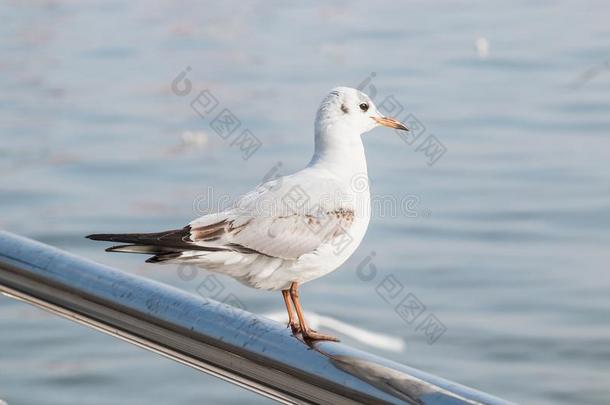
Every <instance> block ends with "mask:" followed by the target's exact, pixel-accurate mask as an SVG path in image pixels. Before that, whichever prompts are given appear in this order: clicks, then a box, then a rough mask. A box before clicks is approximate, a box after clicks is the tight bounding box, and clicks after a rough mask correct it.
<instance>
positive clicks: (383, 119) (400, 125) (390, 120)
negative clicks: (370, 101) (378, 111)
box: [372, 117, 409, 131]
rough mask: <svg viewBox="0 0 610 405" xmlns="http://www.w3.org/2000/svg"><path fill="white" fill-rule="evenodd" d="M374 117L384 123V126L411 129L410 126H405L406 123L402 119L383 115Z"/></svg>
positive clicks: (381, 123) (379, 122)
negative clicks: (398, 119)
mask: <svg viewBox="0 0 610 405" xmlns="http://www.w3.org/2000/svg"><path fill="white" fill-rule="evenodd" d="M372 118H373V119H374V120H375V121H376V122H377V123H378V124H380V125H383V126H384V127H390V128H396V129H402V130H403V131H409V128H407V127H406V126H405V124H403V123H402V122H400V121H397V120H395V119H394V118H389V117H381V118H377V117H372Z"/></svg>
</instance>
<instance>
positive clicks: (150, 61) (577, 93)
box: [0, 0, 610, 404]
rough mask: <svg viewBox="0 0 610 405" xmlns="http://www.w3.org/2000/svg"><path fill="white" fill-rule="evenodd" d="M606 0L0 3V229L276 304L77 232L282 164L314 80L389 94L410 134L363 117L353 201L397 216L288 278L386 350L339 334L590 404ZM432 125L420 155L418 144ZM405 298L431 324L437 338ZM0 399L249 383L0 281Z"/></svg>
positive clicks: (308, 125)
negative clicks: (363, 155) (366, 186)
mask: <svg viewBox="0 0 610 405" xmlns="http://www.w3.org/2000/svg"><path fill="white" fill-rule="evenodd" d="M609 11H610V8H609V7H608V4H607V3H606V2H603V1H598V2H596V1H584V2H568V1H534V2H530V1H517V2H511V4H506V3H504V2H497V1H492V2H489V1H456V2H448V3H443V4H436V3H435V4H430V3H423V2H422V3H412V2H408V3H404V4H400V5H398V4H396V2H391V1H376V2H372V1H329V2H326V3H325V4H324V5H313V4H310V3H305V4H296V3H288V2H274V1H270V2H238V1H225V2H219V1H218V2H207V3H202V2H196V1H192V2H178V1H171V2H170V1H159V2H155V3H153V2H145V1H133V2H128V1H103V2H102V1H99V2H93V1H92V2H77V1H59V0H58V1H19V2H18V1H7V2H3V3H2V4H1V5H0V34H1V35H0V89H1V91H0V212H1V214H0V227H1V228H2V229H5V230H9V231H12V232H15V233H18V234H22V235H26V236H28V237H31V238H35V239H38V240H41V241H43V242H45V243H48V244H51V245H54V246H58V247H60V248H62V249H65V250H68V251H70V252H73V253H75V254H78V255H81V256H84V257H87V258H90V259H93V260H96V261H98V262H102V263H105V264H109V265H113V266H116V267H119V268H121V269H124V270H126V271H129V272H132V273H135V274H139V275H142V276H146V277H151V278H154V279H156V280H160V281H163V282H166V283H169V284H172V285H176V286H179V287H181V288H184V289H186V290H189V291H192V292H194V293H196V294H204V295H205V294H208V295H207V296H210V295H213V296H214V298H216V299H219V300H223V299H224V298H225V297H226V296H228V295H229V294H234V295H235V296H237V297H239V300H240V302H242V303H243V304H244V306H245V307H246V308H247V309H248V310H249V311H252V312H255V313H260V314H265V313H269V312H278V311H282V310H283V303H282V301H281V296H280V294H278V293H268V292H261V291H256V290H250V289H248V288H246V287H243V286H241V285H239V284H238V283H236V282H235V281H233V280H230V279H228V278H225V277H221V276H219V277H218V281H219V282H220V283H221V285H220V287H219V289H216V290H214V291H206V290H203V289H202V288H201V283H202V282H203V281H204V280H205V279H206V277H208V274H207V273H206V272H204V271H202V272H200V273H199V274H195V275H192V274H189V275H188V277H187V276H185V275H184V274H181V273H180V272H178V271H177V269H176V268H175V267H171V266H170V267H167V266H155V265H151V264H144V263H143V259H144V258H143V257H142V256H139V255H121V254H108V253H104V251H103V248H104V247H105V246H106V245H104V244H101V243H95V242H92V241H88V240H86V239H84V235H87V234H90V233H93V232H122V231H156V230H161V229H173V228H176V227H179V226H182V225H184V224H186V223H187V222H188V221H189V220H191V219H192V218H194V217H196V216H198V215H201V214H203V213H205V212H207V211H209V210H212V209H214V208H215V206H216V205H221V206H222V205H225V203H226V200H225V198H226V196H228V197H230V199H234V198H236V197H238V196H239V195H240V194H241V193H243V192H246V191H248V190H249V189H250V188H251V187H252V186H253V185H254V184H255V183H258V182H260V181H261V180H262V179H263V178H265V177H266V176H269V175H270V174H273V173H278V174H286V173H290V172H292V171H294V170H297V169H300V168H301V167H302V166H304V165H305V164H306V163H307V162H308V161H309V158H310V156H311V152H312V142H313V139H312V136H313V135H312V134H313V128H312V124H313V118H314V114H315V111H316V109H317V107H318V104H319V102H320V100H321V99H322V97H323V96H324V95H325V94H326V93H327V92H328V91H329V90H330V89H331V88H333V87H335V86H338V85H347V86H352V87H357V86H360V87H361V88H363V90H364V91H365V92H368V93H369V94H371V95H372V96H374V98H375V101H376V102H377V103H378V104H379V103H381V102H382V101H383V100H386V98H388V97H390V96H393V97H394V98H393V100H397V101H398V102H399V103H400V106H399V107H402V108H403V110H400V115H399V118H403V119H406V117H410V118H409V119H410V120H411V121H412V122H411V125H413V124H417V125H418V130H417V131H414V132H415V134H414V138H412V139H401V138H400V137H398V136H397V135H396V134H394V133H393V132H392V131H389V130H383V129H377V130H374V131H373V132H371V133H369V134H367V135H365V137H364V142H365V146H366V148H367V157H368V162H369V173H370V177H371V183H372V192H373V194H374V196H386V197H387V196H390V197H391V198H395V199H396V200H400V199H402V198H403V197H404V196H408V198H409V199H410V200H409V201H412V202H411V203H410V205H409V211H410V214H409V215H405V213H404V212H402V211H400V210H399V212H397V213H396V214H388V213H387V212H383V211H382V212H380V211H376V212H374V213H373V218H372V221H371V224H370V227H369V232H368V235H367V236H366V238H365V239H364V241H363V243H362V245H361V246H360V248H359V249H358V250H357V252H356V253H355V255H354V256H353V257H352V258H351V259H350V260H349V261H348V262H347V263H346V264H345V265H344V266H343V267H342V268H341V269H340V270H339V271H336V272H334V273H332V274H330V275H329V276H327V277H325V278H322V279H319V280H317V281H315V282H312V283H310V284H307V285H305V286H304V287H303V289H302V297H303V302H304V305H305V307H306V308H307V309H308V310H310V311H312V312H315V313H318V314H320V315H324V316H327V317H332V318H334V319H336V320H340V321H342V322H345V323H348V324H352V325H357V326H359V327H362V328H365V329H367V330H370V331H374V332H378V333H383V334H386V335H390V336H394V337H396V338H398V339H401V340H403V341H404V343H405V347H404V349H402V350H400V351H398V352H392V351H390V350H389V349H390V348H387V349H384V348H380V347H372V346H369V345H366V344H364V343H362V342H359V341H357V340H355V339H352V338H350V337H349V336H341V337H342V338H343V340H344V342H346V343H348V344H352V345H354V346H357V347H360V348H363V349H365V350H368V351H371V352H374V353H376V354H380V355H382V356H386V357H391V358H393V359H395V360H398V361H400V362H403V363H406V364H408V365H411V366H414V367H417V368H420V369H423V370H425V371H428V372H431V373H434V374H438V375H440V376H443V377H446V378H448V379H452V380H455V381H458V382H460V383H463V384H466V385H470V386H473V387H475V388H478V389H481V390H484V391H487V392H489V393H492V394H495V395H498V396H500V397H503V398H505V399H508V400H512V401H515V402H521V403H528V404H573V403H583V404H584V403H587V404H603V403H608V402H610V385H609V384H608V377H609V375H610V324H609V322H608V320H609V319H610V294H608V291H609V288H610V276H609V275H608V270H609V269H608V267H609V266H608V265H609V262H610V249H608V245H609V243H610V206H609V202H610V181H609V180H610V163H609V162H610V62H609V61H610V25H609V24H608V21H609V17H610V13H609ZM181 72H186V73H187V76H186V78H187V79H188V81H189V82H188V83H190V86H191V87H190V92H189V91H188V90H189V86H188V85H187V83H186V82H185V81H182V82H180V83H181V84H180V86H179V87H178V88H179V89H180V91H178V92H176V91H174V90H175V88H174V90H172V82H174V80H175V79H176V78H177V77H178V76H179V75H180V74H181ZM204 89H207V90H208V91H209V92H210V94H213V96H214V97H215V98H216V99H217V101H218V103H219V107H218V108H219V109H220V108H228V109H229V110H230V111H231V112H232V113H233V114H234V115H235V117H237V118H238V119H239V121H240V122H241V127H240V131H241V130H242V129H246V128H247V129H249V130H250V131H251V133H252V134H254V135H255V136H256V138H257V139H258V140H260V143H261V146H260V148H259V149H258V150H256V152H255V153H253V154H252V155H251V156H246V154H244V152H243V151H242V150H241V148H240V147H239V145H238V144H235V143H233V139H232V138H230V139H227V140H225V139H222V138H221V137H219V136H218V135H217V134H216V133H215V131H214V129H213V128H212V126H210V122H211V121H212V119H213V118H214V116H215V115H216V112H214V114H213V115H210V116H204V117H202V116H199V115H198V114H197V113H196V112H195V111H193V109H192V108H191V101H192V100H193V99H194V98H195V97H197V95H198V94H199V93H200V91H202V90H204ZM176 93H178V94H176ZM373 93H375V94H373ZM179 94H182V95H179ZM217 111H219V110H217ZM396 111H398V110H396ZM417 134H419V135H418V136H419V137H418V138H417V139H415V135H417ZM431 136H434V138H431ZM426 140H428V141H426ZM430 140H434V142H435V144H436V145H437V146H438V145H439V144H440V145H441V146H442V148H441V149H438V148H437V149H436V150H442V151H443V153H442V154H441V156H438V154H437V155H434V156H432V157H431V156H428V155H429V154H430V153H429V152H430V151H431V149H426V148H425V147H423V146H422V145H425V142H431V141H430ZM210 186H213V188H212V189H211V188H209V187H210ZM413 212H414V213H415V214H413ZM370 265H373V266H375V268H376V269H377V270H378V273H377V276H376V278H375V279H373V280H371V281H366V280H363V278H362V277H359V276H358V271H357V269H358V268H359V266H360V268H361V269H362V268H363V266H370ZM390 279H391V280H392V282H393V283H394V284H392V285H394V286H398V287H395V288H397V289H394V290H392V291H393V292H392V293H391V294H389V295H391V297H389V295H385V296H384V295H383V294H384V291H385V290H384V288H385V287H387V286H388V284H387V281H388V280H390ZM384 283H385V284H384ZM386 290H387V288H386ZM386 292H387V291H386ZM392 294H393V295H392ZM409 294H410V295H409ZM407 296H409V297H416V298H417V300H418V302H420V303H421V304H422V308H423V311H422V313H421V316H420V317H418V318H417V319H403V317H401V313H400V311H397V310H396V307H397V305H398V304H399V301H400V300H401V299H403V298H404V297H407ZM397 300H398V301H397ZM354 308H357V311H354ZM426 319H428V320H429V319H432V320H433V321H434V322H436V324H437V325H438V326H439V328H437V329H436V331H437V332H438V333H436V334H435V335H434V336H432V338H431V335H430V334H429V333H427V330H426V328H425V327H423V326H422V322H423V321H424V320H426ZM328 331H329V332H330V330H328ZM0 398H2V399H4V400H6V401H7V402H8V403H9V404H40V403H45V404H76V403H78V404H98V403H101V402H103V403H105V404H123V403H130V404H149V403H151V402H155V403H176V404H196V403H197V404H199V403H202V402H203V403H215V404H238V403H242V402H243V401H249V403H257V404H258V403H260V404H263V403H268V401H267V400H266V399H264V398H261V397H258V396H257V395H255V394H252V393H249V392H246V391H244V390H242V389H240V388H237V387H234V386H231V385H230V384H227V383H224V382H221V381H220V380H217V379H215V378H212V377H209V376H206V375H203V374H202V373H199V372H197V371H195V370H192V369H189V368H187V367H183V366H181V365H179V364H177V363H174V362H172V361H169V360H166V359H163V358H161V357H159V356H157V355H154V354H151V353H149V352H146V351H144V350H142V349H139V348H136V347H134V346H132V345H130V344H127V343H124V342H121V341H118V340H115V339H113V338H111V337H108V336H105V335H103V334H100V333H98V332H95V331H93V330H90V329H87V328H83V327H81V326H78V325H76V324H73V323H71V322H69V321H67V320H63V319H60V318H58V317H55V316H52V315H50V314H47V313H45V312H42V311H40V310H38V309H35V308H33V307H31V306H28V305H26V304H22V303H18V302H15V301H12V300H9V299H8V298H5V297H0Z"/></svg>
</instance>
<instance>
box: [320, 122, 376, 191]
mask: <svg viewBox="0 0 610 405" xmlns="http://www.w3.org/2000/svg"><path fill="white" fill-rule="evenodd" d="M309 166H315V167H319V168H323V169H326V170H329V171H331V172H332V173H333V174H335V175H337V176H338V177H340V178H343V179H345V180H351V179H352V178H353V177H354V176H356V175H360V176H362V175H364V176H367V166H366V157H365V155H364V145H363V144H362V139H361V137H360V134H358V133H356V131H354V130H351V132H350V128H348V127H343V126H341V125H337V124H335V125H331V126H320V127H317V128H316V137H315V150H314V154H313V157H312V158H311V162H310V163H309Z"/></svg>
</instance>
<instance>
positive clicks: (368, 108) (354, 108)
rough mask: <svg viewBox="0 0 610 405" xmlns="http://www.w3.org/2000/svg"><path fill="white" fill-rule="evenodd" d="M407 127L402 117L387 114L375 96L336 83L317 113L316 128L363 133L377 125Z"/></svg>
mask: <svg viewBox="0 0 610 405" xmlns="http://www.w3.org/2000/svg"><path fill="white" fill-rule="evenodd" d="M380 125H382V126H386V127H390V128H395V129H401V130H404V131H408V129H407V127H406V126H405V125H404V124H403V123H401V122H400V121H398V120H396V119H394V118H390V117H384V116H383V115H382V114H381V113H380V112H379V110H377V107H376V106H375V103H373V100H371V98H370V97H369V96H367V95H366V94H364V93H362V92H361V91H358V90H356V89H353V88H351V87H336V88H334V89H333V90H332V91H331V92H330V93H328V95H327V96H326V97H325V98H324V100H322V103H321V104H320V108H319V109H318V113H317V115H316V127H317V128H316V130H318V131H322V132H323V131H324V130H328V129H331V128H341V130H345V131H347V132H350V133H353V134H357V135H360V134H363V133H365V132H368V131H370V130H371V129H373V128H375V127H377V126H380Z"/></svg>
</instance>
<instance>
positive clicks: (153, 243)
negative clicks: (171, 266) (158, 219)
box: [86, 226, 235, 263]
mask: <svg viewBox="0 0 610 405" xmlns="http://www.w3.org/2000/svg"><path fill="white" fill-rule="evenodd" d="M190 235H191V228H190V226H187V227H185V228H182V229H173V230H170V231H164V232H157V233H98V234H92V235H88V236H86V238H88V239H91V240H101V241H108V242H122V243H126V245H116V246H112V247H109V248H107V249H106V251H107V252H123V253H141V254H148V255H153V256H152V257H151V258H149V259H148V260H146V262H147V263H160V262H166V261H169V260H173V259H177V258H179V257H180V256H181V255H182V253H183V252H187V251H193V250H196V251H202V252H218V251H225V250H235V248H223V247H215V246H201V245H198V244H195V243H193V242H192V241H191V240H190Z"/></svg>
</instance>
